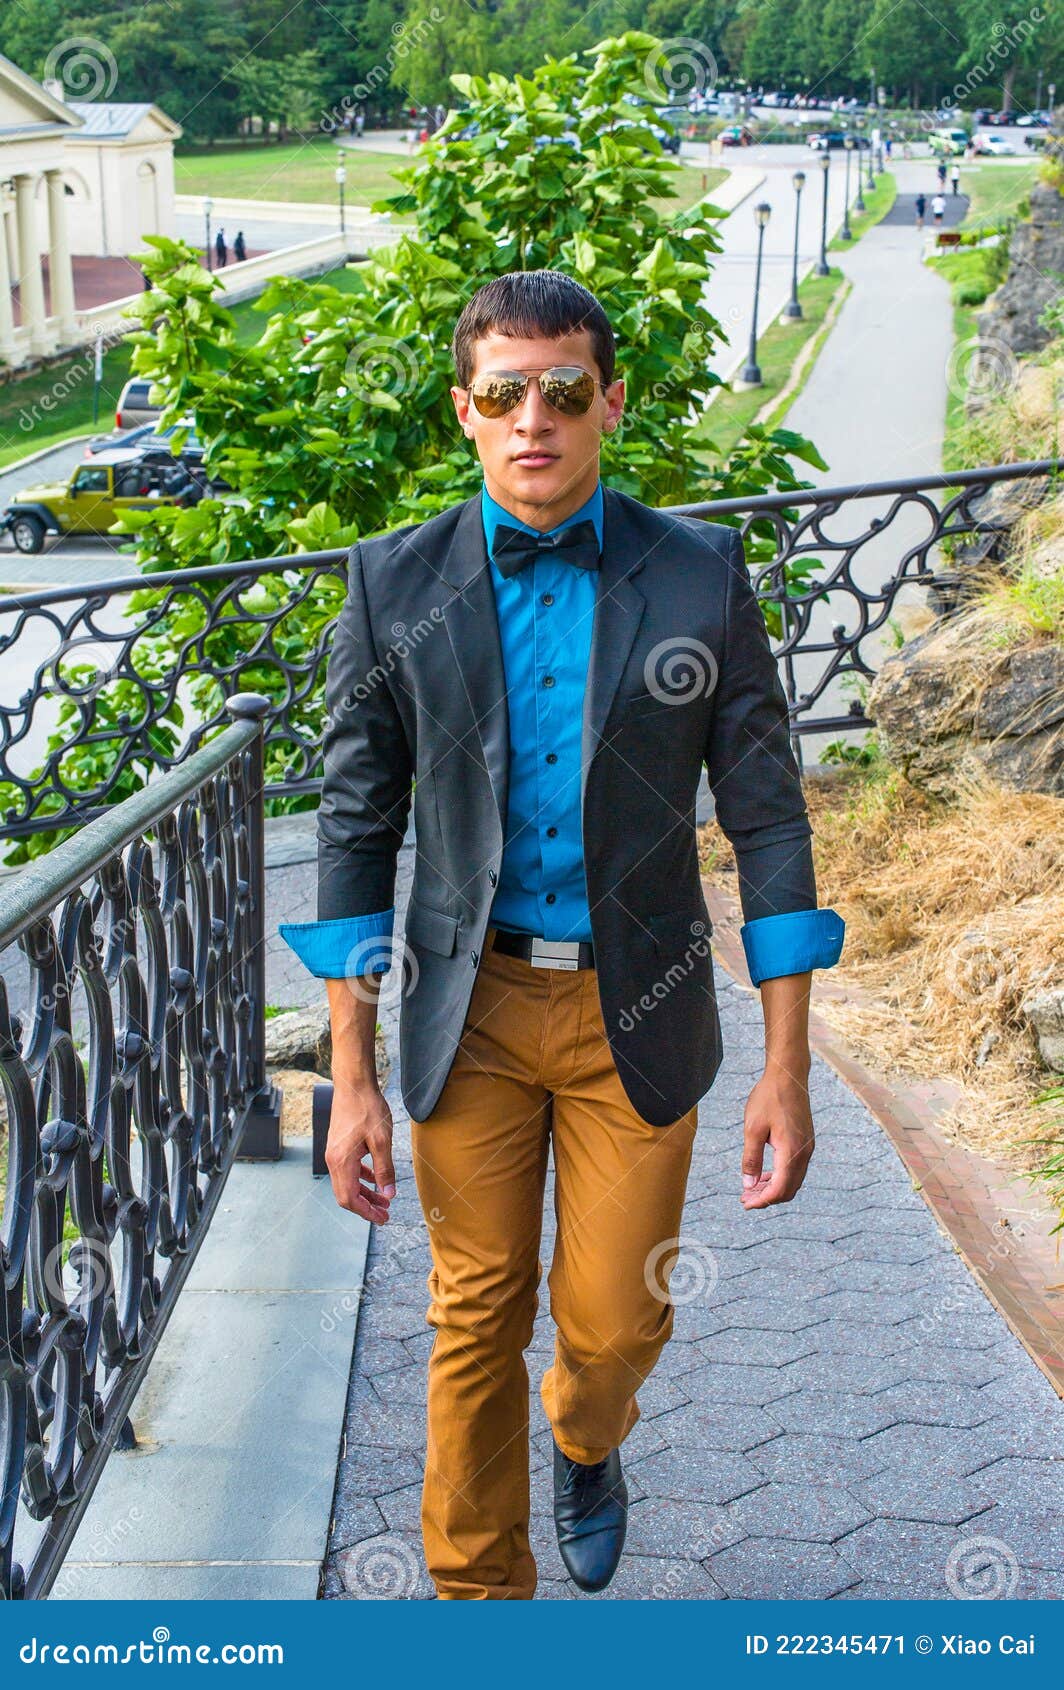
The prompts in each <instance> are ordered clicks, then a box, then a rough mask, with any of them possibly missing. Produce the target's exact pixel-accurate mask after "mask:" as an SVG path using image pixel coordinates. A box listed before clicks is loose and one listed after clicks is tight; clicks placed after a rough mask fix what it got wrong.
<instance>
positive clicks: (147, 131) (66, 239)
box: [0, 54, 181, 367]
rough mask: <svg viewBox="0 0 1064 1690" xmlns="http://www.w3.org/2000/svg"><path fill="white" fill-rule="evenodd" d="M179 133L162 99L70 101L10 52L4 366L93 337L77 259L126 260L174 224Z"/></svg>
mask: <svg viewBox="0 0 1064 1690" xmlns="http://www.w3.org/2000/svg"><path fill="white" fill-rule="evenodd" d="M180 134H181V128H180V125H179V124H177V123H174V122H173V121H172V119H171V118H168V117H167V116H166V114H165V113H164V112H162V111H160V109H159V108H158V106H154V105H150V104H146V103H140V104H132V103H124V102H120V101H107V100H95V101H67V100H64V99H63V98H62V97H61V90H60V89H59V87H58V85H57V84H52V85H50V86H45V85H44V84H42V83H40V82H35V81H34V79H33V77H31V76H27V75H26V74H25V72H24V71H21V70H19V68H18V66H17V65H15V64H12V62H11V60H10V59H5V58H4V57H3V55H2V54H0V218H2V222H3V228H2V230H0V365H3V364H7V365H8V366H13V367H17V366H19V365H21V364H25V363H27V362H29V361H31V360H32V359H34V358H38V357H42V356H46V355H48V354H49V353H54V352H57V351H60V350H62V349H63V348H65V347H68V346H78V345H81V344H83V343H85V342H86V341H87V340H89V339H90V338H91V337H92V335H93V333H94V332H95V329H94V325H93V322H92V314H91V312H87V311H84V310H79V309H78V306H77V304H76V301H75V297H74V268H73V262H72V260H73V259H74V258H75V257H86V258H126V257H129V256H130V255H131V254H132V253H134V252H136V251H137V249H138V247H139V245H140V242H141V240H142V239H143V237H144V236H145V235H151V234H164V235H173V234H174V233H175V220H174V157H173V144H174V141H175V140H176V139H177V138H178V136H179V135H180ZM42 258H44V259H46V262H47V271H48V279H49V292H50V299H49V300H46V295H45V286H44V273H43V269H42ZM16 286H17V288H18V298H19V315H20V318H21V321H20V322H19V323H16V320H15V311H14V308H13V297H12V289H13V288H14V287H16ZM119 291H120V292H122V293H128V292H129V285H128V280H126V281H125V282H123V284H122V285H121V287H120V290H119Z"/></svg>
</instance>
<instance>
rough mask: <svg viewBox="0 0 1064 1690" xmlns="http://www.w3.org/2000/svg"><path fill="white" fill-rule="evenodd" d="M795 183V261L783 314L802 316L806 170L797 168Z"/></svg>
mask: <svg viewBox="0 0 1064 1690" xmlns="http://www.w3.org/2000/svg"><path fill="white" fill-rule="evenodd" d="M791 181H792V182H793V183H794V262H793V264H792V266H791V297H790V299H789V300H788V301H787V304H786V305H785V307H784V310H783V315H784V316H785V317H793V318H795V320H797V319H798V318H800V317H801V315H802V307H801V305H800V304H799V303H798V221H799V218H800V217H801V214H802V189H803V188H804V187H805V171H804V170H796V171H795V173H794V175H793V176H792V177H791Z"/></svg>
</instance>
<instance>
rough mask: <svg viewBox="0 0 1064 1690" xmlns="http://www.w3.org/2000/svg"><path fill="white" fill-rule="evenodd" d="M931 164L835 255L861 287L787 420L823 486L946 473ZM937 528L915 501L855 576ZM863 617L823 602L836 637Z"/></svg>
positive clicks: (914, 171)
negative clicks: (919, 200)
mask: <svg viewBox="0 0 1064 1690" xmlns="http://www.w3.org/2000/svg"><path fill="white" fill-rule="evenodd" d="M929 173H931V174H932V177H933V173H932V172H930V167H929V166H928V165H926V164H905V163H902V164H900V165H898V167H897V175H898V179H899V181H898V185H899V191H900V192H902V193H904V194H905V195H906V196H907V197H906V200H905V202H904V203H903V204H902V206H901V207H900V208H899V213H898V216H897V218H891V219H889V220H886V221H884V222H883V223H881V224H878V225H877V226H876V227H875V228H873V229H870V230H869V231H868V233H867V234H865V235H864V236H863V237H862V238H861V240H859V241H857V242H856V243H855V244H854V246H853V247H852V248H850V249H849V250H847V251H846V252H843V253H839V254H837V255H835V258H834V259H833V262H838V263H839V264H840V265H841V267H842V268H843V269H844V270H845V272H846V274H847V275H848V276H849V277H850V278H851V280H852V281H853V284H854V285H853V290H852V292H851V293H850V294H849V296H848V298H847V299H846V302H845V304H844V305H843V308H842V311H841V313H840V315H839V319H838V321H837V322H836V324H835V327H834V329H833V330H832V332H831V334H830V336H829V337H828V339H827V341H826V342H825V345H824V347H823V349H822V351H821V353H820V356H819V358H818V359H817V362H816V365H815V367H814V368H813V370H812V372H811V374H810V376H809V380H808V382H807V383H806V386H805V387H804V389H803V391H802V392H801V393H800V394H799V396H798V398H797V400H796V401H795V403H794V404H793V405H792V407H791V409H790V411H789V412H788V415H787V419H786V420H787V426H788V427H789V428H794V429H797V430H798V431H799V432H800V433H802V434H805V435H808V437H809V438H810V439H811V440H813V441H815V443H816V445H817V446H818V448H819V449H820V452H821V454H822V455H823V457H824V459H825V460H826V462H827V464H828V468H827V470H826V471H824V470H816V469H807V470H806V471H805V473H806V476H807V478H808V479H809V480H810V481H812V482H814V483H815V484H816V485H819V486H829V485H830V486H849V485H854V484H856V485H865V484H867V483H869V482H873V481H886V480H891V479H900V478H903V477H907V476H920V475H929V474H930V475H937V474H938V473H939V471H940V470H941V469H942V467H943V465H942V443H943V433H944V428H945V418H946V397H947V381H948V379H949V375H950V356H951V352H952V349H953V313H952V307H951V305H950V296H949V289H948V287H947V285H946V283H945V282H944V281H943V280H942V278H941V277H940V276H939V275H937V274H936V273H935V271H934V269H933V268H931V267H930V266H929V265H926V264H924V263H923V262H922V254H923V251H924V246H925V243H926V242H929V241H930V240H931V239H932V238H933V236H932V233H931V231H930V230H927V229H925V230H923V231H921V230H918V229H917V228H916V227H915V223H914V222H913V218H912V211H911V209H907V208H911V206H912V197H911V196H912V195H913V194H915V192H917V191H918V190H920V189H923V190H924V191H925V192H926V191H927V176H928V174H929ZM947 210H948V211H949V213H950V214H951V218H953V217H955V216H956V215H957V212H958V207H957V205H956V203H955V202H952V201H950V202H948V203H947ZM890 508H891V501H889V500H885V499H880V500H871V499H869V500H864V501H862V502H861V504H860V505H859V506H853V507H851V508H850V509H849V510H848V511H847V512H845V513H844V514H843V515H841V516H839V517H837V518H831V519H829V520H828V521H827V522H826V524H825V532H826V533H827V534H828V535H829V536H831V537H832V538H840V537H842V536H844V535H845V536H846V537H849V538H855V537H856V536H857V535H858V534H859V533H861V532H863V531H864V530H865V529H866V528H867V526H868V525H869V523H870V522H871V521H872V519H873V518H874V517H884V516H886V514H887V512H888V510H889V509H890ZM927 533H928V523H927V518H926V515H925V514H924V513H922V512H921V511H920V510H919V509H918V507H916V506H913V505H910V506H906V507H903V508H902V509H901V510H900V511H899V512H898V514H897V515H896V517H895V518H894V519H893V520H892V521H891V522H890V523H889V525H887V526H886V527H884V529H883V531H882V533H881V534H880V535H878V536H877V537H876V538H875V539H873V540H871V541H869V542H868V543H867V544H866V545H864V546H862V547H861V549H860V551H859V552H858V553H857V554H856V555H855V558H854V561H853V564H852V568H851V575H852V579H853V580H854V582H855V583H856V585H857V586H859V587H863V588H864V589H865V590H868V591H879V589H880V588H881V587H882V584H883V583H884V582H885V581H886V580H888V579H889V578H890V576H891V575H892V574H893V572H894V570H895V568H896V566H897V563H898V560H899V559H900V558H901V557H902V556H904V555H905V553H906V551H907V550H908V549H909V548H910V547H911V546H913V545H916V544H918V543H919V542H920V541H921V540H923V539H924V538H925V537H926V535H927ZM925 596H926V595H924V594H923V593H922V592H920V591H918V590H916V589H911V590H907V591H906V592H905V594H904V595H903V597H902V598H901V599H899V600H898V601H897V602H898V603H899V605H900V604H901V603H906V602H908V603H916V604H922V603H923V602H924V599H925ZM858 618H859V610H858V606H857V603H856V601H855V599H854V598H853V596H852V595H849V594H837V595H834V596H833V598H832V600H831V601H830V602H828V603H824V604H821V605H820V606H819V607H818V609H817V611H816V613H815V615H814V618H813V631H814V633H815V634H818V635H819V636H820V637H821V638H826V639H829V640H830V635H831V626H832V624H833V623H836V622H838V623H841V624H843V625H844V626H845V627H846V628H847V629H848V630H850V631H854V630H856V628H857V627H858V626H859V620H858ZM889 644H890V635H889V632H888V633H887V635H886V637H885V639H882V640H877V641H874V642H872V643H871V644H869V645H868V646H866V647H865V648H864V654H865V656H866V657H867V658H869V659H870V660H871V661H872V663H873V665H875V663H876V661H877V659H878V655H879V654H880V653H882V652H884V651H885V650H886V649H887V647H888V646H889ZM818 674H819V666H818V665H817V664H816V663H815V662H813V661H811V660H809V659H804V660H802V661H800V662H799V663H798V665H797V680H798V685H799V690H801V689H802V687H803V686H806V687H807V686H808V685H809V684H810V683H811V682H812V681H813V680H814V679H815V678H817V676H818ZM852 696H853V695H852V693H851V692H850V691H848V690H845V689H844V688H843V687H842V686H840V685H838V684H836V685H833V686H832V688H831V689H830V690H829V692H828V693H827V694H826V697H825V701H824V704H823V706H822V707H821V708H822V710H823V713H827V714H830V713H833V712H835V711H838V712H840V713H844V712H845V711H846V710H847V709H848V707H849V703H850V699H851V697H852ZM843 737H849V738H851V739H853V738H854V737H857V736H852V735H851V736H843ZM821 743H822V742H821ZM805 749H806V752H807V754H808V757H809V760H810V761H812V760H815V758H816V756H817V755H818V749H817V741H814V740H808V741H807V742H806V747H805Z"/></svg>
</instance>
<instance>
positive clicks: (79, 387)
mask: <svg viewBox="0 0 1064 1690" xmlns="http://www.w3.org/2000/svg"><path fill="white" fill-rule="evenodd" d="M321 279H325V278H321ZM328 280H329V281H330V282H332V284H333V286H334V287H337V288H339V289H340V290H341V292H345V293H346V292H349V291H350V290H352V289H353V287H354V278H353V276H352V273H351V271H350V270H347V269H345V268H344V267H343V266H342V265H341V266H340V267H339V268H338V269H337V270H334V271H332V272H331V273H330V275H329V277H328ZM233 316H234V318H235V319H236V333H237V341H238V343H239V344H240V345H243V346H249V345H250V344H251V343H252V341H255V340H257V339H258V337H259V335H260V334H261V333H262V331H263V328H264V327H265V323H266V319H265V318H264V317H263V315H262V313H261V311H256V310H255V309H254V302H253V301H251V300H248V301H246V302H245V303H244V304H243V305H235V306H234V307H233ZM132 353H133V348H132V347H131V346H126V345H122V344H119V345H117V346H113V347H111V348H110V349H109V350H108V351H107V352H106V353H105V354H104V360H103V383H102V386H101V389H100V410H99V420H98V422H96V423H94V422H93V418H92V353H91V352H89V353H87V354H86V353H82V354H79V355H76V356H74V357H72V358H71V359H70V360H69V361H68V362H67V363H65V364H57V365H55V366H54V367H53V368H51V369H48V370H36V371H34V372H33V374H32V375H28V376H25V377H23V378H22V379H21V380H14V381H10V382H7V383H5V384H4V385H3V386H0V468H3V467H4V466H5V465H6V464H12V463H15V462H17V461H18V459H19V458H26V457H29V455H30V453H31V452H39V451H42V450H43V449H44V447H46V446H58V445H60V444H61V443H62V442H63V441H64V440H69V439H71V437H72V436H74V435H78V434H86V433H88V432H89V431H90V430H93V429H97V430H98V431H99V432H100V433H101V434H103V433H105V432H106V431H107V430H108V429H111V428H113V427H114V413H115V407H116V405H117V403H118V396H119V394H120V393H121V391H122V388H123V385H124V384H125V382H126V381H127V380H128V378H129V376H130V374H131V371H130V367H129V364H130V358H131V357H132ZM26 474H27V477H28V478H29V479H30V480H37V479H39V477H38V474H37V471H36V469H35V468H34V466H33V465H31V466H30V468H29V469H28V470H27V471H26Z"/></svg>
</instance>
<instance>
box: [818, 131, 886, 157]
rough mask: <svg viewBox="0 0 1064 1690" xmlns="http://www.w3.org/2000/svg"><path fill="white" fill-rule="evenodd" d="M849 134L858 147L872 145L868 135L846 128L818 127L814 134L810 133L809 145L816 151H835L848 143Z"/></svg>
mask: <svg viewBox="0 0 1064 1690" xmlns="http://www.w3.org/2000/svg"><path fill="white" fill-rule="evenodd" d="M848 134H850V135H852V137H853V142H854V145H855V146H856V147H858V148H866V147H870V146H871V145H872V143H871V141H870V140H869V138H868V136H867V135H858V134H856V133H855V132H854V131H852V130H846V129H818V130H817V131H816V133H815V134H814V135H810V137H809V145H810V146H811V147H812V149H813V151H814V152H818V153H823V152H835V151H836V149H837V148H839V147H844V146H845V145H846V137H847V135H848Z"/></svg>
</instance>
